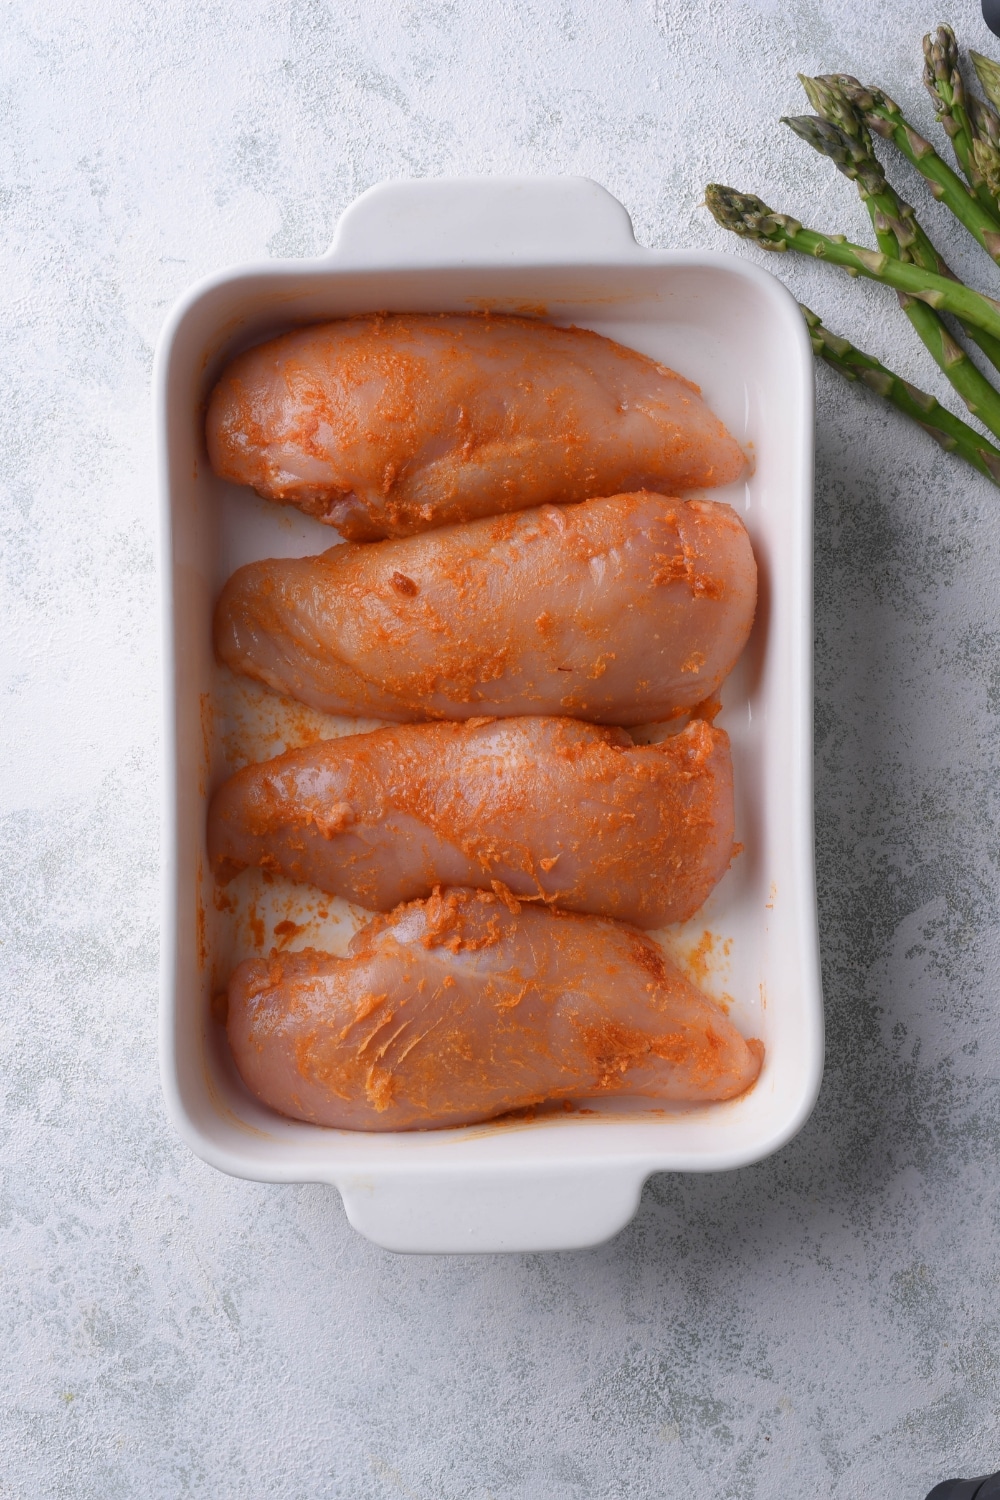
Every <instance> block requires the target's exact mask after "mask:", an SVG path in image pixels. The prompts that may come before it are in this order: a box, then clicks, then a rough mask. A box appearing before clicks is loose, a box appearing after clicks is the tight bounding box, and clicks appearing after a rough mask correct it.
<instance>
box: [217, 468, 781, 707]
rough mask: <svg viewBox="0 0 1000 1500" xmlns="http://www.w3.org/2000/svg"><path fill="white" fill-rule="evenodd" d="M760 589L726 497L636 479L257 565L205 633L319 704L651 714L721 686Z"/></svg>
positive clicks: (264, 677)
mask: <svg viewBox="0 0 1000 1500" xmlns="http://www.w3.org/2000/svg"><path fill="white" fill-rule="evenodd" d="M756 600H757V567H756V564H755V562H754V556H753V551H752V549H751V547H750V539H749V537H748V536H747V533H746V530H745V528H744V526H743V524H742V522H741V521H740V519H739V517H738V516H737V515H736V513H735V511H734V510H732V508H731V507H730V506H728V505H721V504H719V503H718V502H715V501H711V500H689V501H681V500H668V499H665V498H664V496H662V495H654V494H650V493H648V492H642V491H640V492H639V493H638V494H634V495H612V496H611V497H609V498H607V499H601V500H586V501H584V502H583V503H582V504H581V505H568V506H555V505H549V506H543V507H541V508H540V509H539V510H530V511H521V512H520V514H518V515H514V516H496V517H493V518H491V519H489V520H482V521H472V522H469V523H468V524H466V525H464V526H449V527H444V528H442V529H440V530H438V531H433V532H429V533H427V534H426V535H424V536H420V537H410V538H408V539H406V540H398V541H388V542H376V543H374V544H373V545H369V546H355V545H352V544H350V543H348V544H346V545H343V546H339V547H334V548H332V549H331V550H330V551H329V552H325V553H323V554H322V555H321V556H320V557H306V558H285V559H281V560H277V561H270V562H257V563H250V564H249V565H248V566H247V567H244V568H240V569H239V570H238V572H236V573H234V574H233V576H232V578H231V579H230V580H229V582H228V583H227V584H226V586H225V588H224V589H223V591H222V596H221V598H220V600H219V603H218V607H217V609H216V614H215V645H216V650H217V651H218V653H219V656H220V657H221V658H222V660H223V661H224V662H226V663H228V665H229V666H231V667H232V668H234V670H236V671H238V672H244V673H246V674H247V675H248V676H250V677H256V678H259V679H260V680H261V681H262V682H265V683H267V685H268V686H269V687H271V688H273V689H274V690H275V691H276V692H279V693H286V694H288V696H289V697H292V698H298V699H300V700H301V701H302V702H303V703H308V704H310V705H311V707H313V708H317V709H320V710H322V711H324V712H326V713H336V714H360V715H365V716H368V717H372V718H379V719H394V720H407V719H435V718H442V719H443V718H448V719H469V718H475V717H478V716H481V715H484V714H492V715H503V716H507V715H512V714H565V715H569V716H570V717H572V718H580V719H590V720H592V721H594V722H596V723H610V724H644V723H651V722H656V721H659V720H661V719H665V718H668V717H670V716H671V715H672V714H675V713H678V712H681V711H683V710H685V709H688V708H691V707H693V706H694V705H695V704H697V703H700V702H702V701H704V700H705V699H706V698H708V697H710V696H711V695H712V694H713V693H714V692H715V691H716V689H717V688H718V686H719V684H720V683H721V682H722V680H723V678H724V677H725V676H726V674H727V673H728V672H729V670H730V669H731V667H732V666H733V663H734V662H735V661H736V658H737V657H738V656H739V654H740V652H741V651H742V650H743V647H744V644H745V643H746V639H747V636H748V635H749V633H750V627H751V625H752V623H753V616H754V609H755V607H756Z"/></svg>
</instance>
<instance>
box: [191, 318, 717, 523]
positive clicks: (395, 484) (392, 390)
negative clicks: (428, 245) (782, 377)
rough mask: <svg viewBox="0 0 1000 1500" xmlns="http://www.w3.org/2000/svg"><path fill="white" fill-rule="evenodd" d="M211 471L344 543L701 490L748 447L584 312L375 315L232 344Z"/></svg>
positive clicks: (216, 406)
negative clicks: (329, 530) (572, 321)
mask: <svg viewBox="0 0 1000 1500" xmlns="http://www.w3.org/2000/svg"><path fill="white" fill-rule="evenodd" d="M206 437H207V442H208V452H209V457H210V459H211V462H212V467H213V468H214V469H215V472H216V473H217V474H219V475H220V476H221V477H222V478H224V479H229V480H233V481H235V482H236V483H237V484H246V485H252V486H253V488H254V489H256V490H257V491H258V493H259V494H261V495H264V496H265V497H266V498H267V499H269V500H274V501H277V502H278V503H279V504H291V505H297V506H298V507H299V508H300V509H301V510H304V511H306V512H308V514H310V515H313V516H315V517H317V519H319V520H320V521H324V522H326V523H328V524H329V525H331V526H336V527H337V528H338V529H339V530H340V531H341V532H342V534H343V535H344V536H346V537H348V538H350V539H351V540H353V541H372V540H375V539H377V538H379V537H387V536H408V535H411V534H413V533H414V532H418V531H425V530H427V529H428V528H430V527H435V526H441V525H443V524H447V523H451V522H455V521H468V520H472V519H473V518H475V517H477V516H484V515H495V514H497V513H500V512H506V511H515V510H522V509H524V508H525V507H527V506H536V505H541V504H543V503H545V502H550V501H556V502H563V501H573V500H583V499H585V498H586V497H587V496H589V495H610V494H614V493H615V492H616V491H622V490H632V489H640V488H643V487H648V488H651V489H666V490H668V491H671V492H676V491H677V490H680V489H702V488H705V487H708V486H713V485H720V484H727V483H728V482H729V481H730V480H733V479H736V478H737V477H738V476H739V474H740V473H741V472H742V470H743V468H744V467H745V464H746V458H745V455H744V453H743V451H742V449H741V448H740V447H739V445H738V444H737V443H736V442H735V441H734V439H733V438H732V437H731V436H730V434H729V433H728V432H727V431H726V429H725V427H724V426H723V425H722V423H721V422H720V421H719V420H718V418H717V417H715V416H714V415H713V413H712V412H711V411H710V410H709V408H708V407H707V406H706V405H705V403H704V402H703V401H702V399H701V395H700V392H699V390H698V387H697V386H695V385H692V384H691V383H690V382H689V381H687V380H684V379H682V377H681V376H679V375H677V374H675V373H674V372H673V371H672V370H669V369H667V368H666V367H665V366H663V365H661V364H658V363H657V362H656V361H655V360H652V359H648V358H647V357H646V356H645V355H643V354H639V353H637V352H636V351H635V350H634V349H628V348H626V347H624V346H623V345H621V344H617V343H614V342H613V341H612V340H611V339H606V338H603V337H601V335H600V334H596V333H592V332H590V331H589V330H587V329H583V328H554V327H552V326H551V325H550V324H546V323H540V322H537V321H535V320H533V319H530V318H518V317H508V316H503V315H492V314H491V315H482V314H439V315H427V314H399V313H394V314H375V315H368V316H364V317H356V318H346V319H341V320H339V321H337V322H333V323H323V324H319V325H316V326H313V327H310V328H304V329H300V330H298V331H296V332H294V333H287V334H284V335H282V336H281V337H280V338H276V339H271V340H269V341H268V342H267V343H264V344H259V345H257V347H256V348H253V349H250V350H247V351H246V353H244V354H241V355H239V356H238V357H237V358H236V359H234V360H233V361H232V362H231V363H230V364H229V365H228V366H227V367H226V369H225V370H224V372H223V374H222V377H221V379H220V380H219V382H218V384H217V385H216V387H215V390H214V391H213V393H212V397H211V400H210V402H209V408H208V415H207V420H206Z"/></svg>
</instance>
